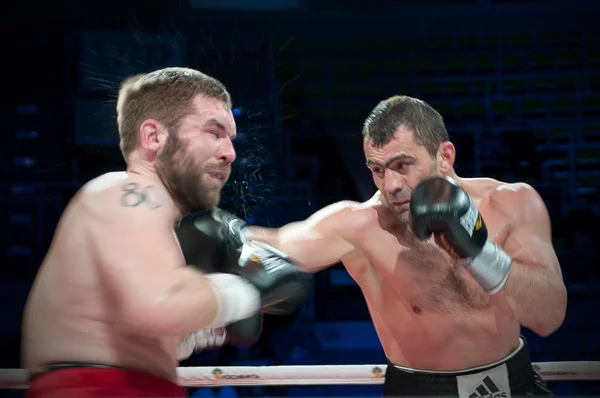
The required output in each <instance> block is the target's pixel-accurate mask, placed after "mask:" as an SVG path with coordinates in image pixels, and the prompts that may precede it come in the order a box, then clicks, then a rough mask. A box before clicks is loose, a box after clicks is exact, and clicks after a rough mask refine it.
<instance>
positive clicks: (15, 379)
mask: <svg viewBox="0 0 600 398" xmlns="http://www.w3.org/2000/svg"><path fill="white" fill-rule="evenodd" d="M386 367H387V366H386V365H308V366H223V367H209V366H205V367H180V368H177V373H178V375H179V384H180V385H181V386H184V387H217V386H256V385H262V386H277V385H296V386H302V385H304V386H306V385H341V384H346V385H349V384H383V381H384V376H385V369H386ZM533 367H534V369H535V370H536V371H537V372H538V373H539V375H540V376H541V377H542V379H544V380H550V381H555V380H600V361H595V362H594V361H573V362H534V363H533ZM0 387H2V388H27V372H26V371H25V370H24V369H0Z"/></svg>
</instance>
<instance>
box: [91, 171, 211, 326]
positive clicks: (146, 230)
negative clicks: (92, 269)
mask: <svg viewBox="0 0 600 398" xmlns="http://www.w3.org/2000/svg"><path fill="white" fill-rule="evenodd" d="M129 184H132V183H129ZM131 187H132V186H131V185H130V186H129V187H128V188H131ZM140 188H141V186H140ZM155 189H158V188H155ZM122 195H123V192H122V191H121V190H114V192H108V193H106V197H105V198H104V200H105V201H106V202H107V205H106V206H105V207H104V208H103V211H102V214H93V215H91V216H90V218H91V219H90V222H91V225H90V239H91V240H92V244H93V246H94V247H95V249H96V256H97V260H98V263H99V268H100V275H101V276H102V278H103V279H104V283H105V286H106V287H107V291H108V293H109V294H110V297H111V299H112V300H113V302H114V303H115V308H116V310H117V314H115V316H116V317H119V319H120V321H119V322H124V323H126V324H128V325H129V326H131V327H132V328H134V329H135V330H136V331H143V332H145V333H148V334H149V335H153V336H179V335H184V334H186V333H188V332H191V331H193V330H197V329H200V328H204V327H207V326H209V325H210V324H211V323H212V322H213V320H214V319H215V318H216V317H217V308H218V305H217V296H216V294H215V291H214V289H213V288H212V285H211V283H210V282H209V280H208V279H206V278H204V276H203V275H202V274H201V273H200V272H198V271H196V270H194V269H193V268H192V267H185V264H184V263H183V257H182V255H181V252H180V249H179V246H178V243H177V240H176V238H175V235H174V232H173V229H172V225H173V218H174V214H175V213H174V210H173V208H172V206H170V205H171V204H170V203H168V204H164V203H163V202H154V203H147V201H144V200H140V201H137V200H133V198H126V199H131V200H129V201H123V200H122V199H123V198H122ZM109 201H110V202H111V203H110V204H109V203H108V202H109ZM113 203H114V204H113Z"/></svg>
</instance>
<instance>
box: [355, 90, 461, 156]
mask: <svg viewBox="0 0 600 398" xmlns="http://www.w3.org/2000/svg"><path fill="white" fill-rule="evenodd" d="M401 126H405V127H408V128H409V129H410V130H412V132H413V134H414V137H415V142H417V143H418V144H419V145H423V146H424V147H425V148H426V149H427V152H429V154H430V155H431V156H435V155H436V153H437V151H438V148H439V147H440V144H441V143H443V142H445V141H448V140H449V139H450V138H449V136H448V131H447V130H446V126H445V125H444V118H443V117H442V115H440V113H439V112H438V111H436V110H435V109H433V108H432V107H431V106H430V105H429V104H427V103H426V102H424V101H421V100H420V99H417V98H412V97H408V96H406V95H396V96H393V97H390V98H388V99H386V100H383V101H381V102H380V103H379V104H377V106H376V107H375V108H373V110H372V111H371V114H369V116H368V117H367V119H366V120H365V123H364V125H363V130H362V134H363V137H364V138H365V139H367V140H369V142H370V143H371V144H372V145H373V146H374V147H376V148H380V147H382V146H384V145H386V144H387V143H389V142H390V141H391V140H392V139H393V138H394V134H395V133H396V131H397V130H398V128H399V127H401Z"/></svg>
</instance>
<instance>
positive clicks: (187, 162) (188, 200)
mask: <svg viewBox="0 0 600 398" xmlns="http://www.w3.org/2000/svg"><path fill="white" fill-rule="evenodd" d="M156 173H157V174H158V177H159V178H160V179H161V181H162V182H163V184H164V185H165V187H166V188H167V190H168V191H169V193H170V194H171V197H172V198H173V200H174V201H175V203H176V204H178V205H181V206H182V207H183V210H184V212H185V211H204V210H210V209H212V208H214V207H215V206H216V205H218V204H219V201H220V200H221V187H220V186H219V187H215V186H214V184H207V183H205V182H204V179H203V177H204V176H205V174H206V171H205V167H204V166H203V165H201V164H198V163H197V162H196V161H195V160H194V158H193V157H192V156H190V155H189V154H188V153H186V151H185V148H184V146H183V144H182V143H181V141H180V140H179V138H178V137H177V134H174V135H170V136H169V138H168V139H167V142H166V143H165V146H164V148H163V150H162V151H161V152H160V153H159V154H158V155H157V157H156Z"/></svg>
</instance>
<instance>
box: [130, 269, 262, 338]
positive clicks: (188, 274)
mask: <svg viewBox="0 0 600 398" xmlns="http://www.w3.org/2000/svg"><path fill="white" fill-rule="evenodd" d="M166 285H167V286H168V287H167V288H166V289H164V290H163V291H162V293H161V294H159V295H155V296H154V297H155V299H150V300H149V302H148V303H146V304H140V305H137V306H136V307H137V308H136V307H132V306H129V310H128V311H126V312H125V314H124V315H126V316H127V319H128V320H129V321H130V322H131V323H133V325H134V326H135V327H137V328H141V330H145V331H146V332H148V333H149V334H152V335H157V336H182V335H186V334H187V333H190V332H193V331H195V330H198V329H204V328H211V327H220V326H223V325H226V324H228V323H231V322H233V321H237V320H240V319H244V318H246V317H249V316H251V315H252V314H254V313H255V312H256V311H258V309H259V306H260V298H259V294H258V291H256V289H254V288H253V287H252V286H250V285H249V284H248V283H247V282H245V281H243V280H242V279H241V278H240V277H238V276H236V275H229V274H209V275H203V274H202V273H200V272H198V271H196V270H194V269H192V268H191V267H182V268H179V269H177V270H175V271H174V273H173V278H172V280H171V281H169V282H168V283H166Z"/></svg>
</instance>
